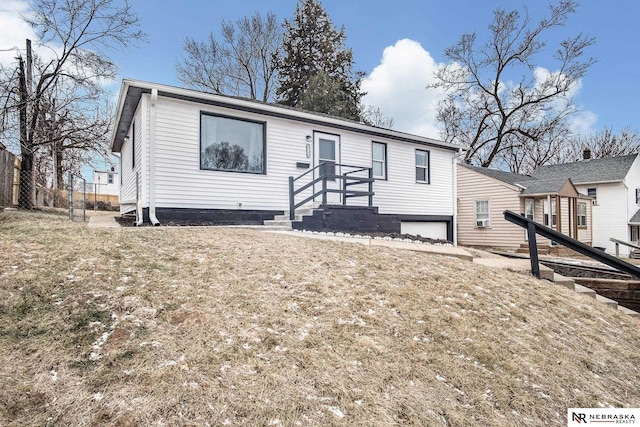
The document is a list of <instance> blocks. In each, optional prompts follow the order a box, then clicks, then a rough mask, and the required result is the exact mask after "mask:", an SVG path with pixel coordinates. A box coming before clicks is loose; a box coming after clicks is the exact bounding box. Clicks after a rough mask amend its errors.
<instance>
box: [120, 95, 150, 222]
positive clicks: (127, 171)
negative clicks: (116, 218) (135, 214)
mask: <svg viewBox="0 0 640 427" xmlns="http://www.w3.org/2000/svg"><path fill="white" fill-rule="evenodd" d="M140 101H141V102H140V104H139V105H138V109H137V110H136V113H135V114H134V116H133V122H132V125H131V127H130V128H129V132H128V134H127V136H128V138H126V139H125V141H124V144H123V145H122V150H121V153H120V173H121V186H120V212H121V213H126V212H130V211H131V210H132V208H133V206H134V205H133V204H135V202H136V193H137V194H138V195H139V196H140V197H143V196H144V192H143V189H142V188H139V189H138V191H136V187H137V184H136V179H139V180H140V181H141V182H142V181H143V174H142V173H140V174H138V172H141V170H142V168H141V163H142V159H143V157H144V156H143V150H142V145H143V142H144V138H145V135H146V133H145V132H143V129H144V127H145V126H147V124H146V122H147V120H146V119H147V115H146V112H145V111H146V99H145V98H144V97H143V98H142V99H141V100H140ZM134 123H135V126H134ZM134 127H135V134H134ZM134 139H135V147H134V144H133V141H134ZM134 148H135V150H134ZM134 159H135V160H134ZM134 161H135V166H134Z"/></svg>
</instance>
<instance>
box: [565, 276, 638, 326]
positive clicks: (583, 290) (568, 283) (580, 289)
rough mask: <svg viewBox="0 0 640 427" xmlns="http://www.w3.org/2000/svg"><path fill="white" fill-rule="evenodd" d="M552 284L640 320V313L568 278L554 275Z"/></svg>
mask: <svg viewBox="0 0 640 427" xmlns="http://www.w3.org/2000/svg"><path fill="white" fill-rule="evenodd" d="M553 282H554V283H557V284H559V285H561V286H564V287H566V288H568V289H571V290H573V291H575V292H576V293H577V294H580V295H586V296H589V297H591V298H594V299H595V300H596V301H597V302H599V303H600V304H604V305H605V306H607V307H610V308H612V309H614V310H618V311H619V312H620V313H622V314H626V315H628V316H632V317H637V318H640V313H638V312H637V311H633V310H630V309H628V308H627V307H623V306H621V305H619V304H618V302H617V301H614V300H612V299H609V298H607V297H604V296H602V295H599V294H597V293H596V291H594V290H593V289H589V288H587V287H586V286H582V285H579V284H577V283H576V282H575V281H574V280H573V279H571V278H570V277H564V276H562V275H560V274H557V273H554V275H553Z"/></svg>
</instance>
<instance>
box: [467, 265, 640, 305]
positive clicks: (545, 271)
mask: <svg viewBox="0 0 640 427" xmlns="http://www.w3.org/2000/svg"><path fill="white" fill-rule="evenodd" d="M473 262H474V263H476V264H481V265H484V266H487V267H493V268H502V269H505V270H510V271H514V272H518V273H523V274H526V275H529V276H530V275H531V262H530V261H529V259H528V258H507V257H501V258H474V259H473ZM540 278H541V279H543V280H548V281H549V282H553V283H556V284H558V285H560V286H564V287H565V288H567V289H571V290H572V291H575V293H576V294H580V295H586V296H588V297H591V298H593V299H595V300H596V301H597V302H599V303H601V304H604V305H606V306H607V307H610V308H612V309H614V310H618V311H620V312H621V313H624V314H627V315H629V316H633V317H638V318H640V313H638V312H635V311H633V310H629V309H628V308H626V307H623V306H621V305H619V304H618V303H617V302H616V301H614V300H612V299H609V298H606V297H603V296H602V295H598V294H597V293H596V291H594V290H593V289H589V288H587V287H586V286H582V285H579V284H577V283H576V282H575V281H574V280H573V279H572V278H570V277H565V276H562V275H560V274H558V273H555V272H554V271H553V270H552V269H550V268H548V267H545V266H544V265H542V264H540Z"/></svg>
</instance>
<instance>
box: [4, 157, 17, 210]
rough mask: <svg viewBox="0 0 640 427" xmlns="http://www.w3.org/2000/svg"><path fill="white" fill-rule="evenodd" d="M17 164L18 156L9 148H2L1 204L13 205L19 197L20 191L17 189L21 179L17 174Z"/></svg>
mask: <svg viewBox="0 0 640 427" xmlns="http://www.w3.org/2000/svg"><path fill="white" fill-rule="evenodd" d="M15 165H16V156H14V155H13V154H12V153H10V152H9V151H7V150H0V206H13V205H14V204H15V203H14V201H16V199H17V196H18V194H17V193H18V192H17V191H15V190H16V188H19V182H17V181H19V179H16V176H15V167H16V166H15ZM18 177H19V175H18ZM15 184H18V187H16V185H15Z"/></svg>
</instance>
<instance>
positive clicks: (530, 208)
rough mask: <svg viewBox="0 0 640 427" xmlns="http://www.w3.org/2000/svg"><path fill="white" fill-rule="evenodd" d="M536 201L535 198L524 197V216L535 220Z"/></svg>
mask: <svg viewBox="0 0 640 427" xmlns="http://www.w3.org/2000/svg"><path fill="white" fill-rule="evenodd" d="M534 203H535V201H534V200H533V199H524V216H525V218H527V219H530V220H531V221H533V215H534V206H535V204H534Z"/></svg>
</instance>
